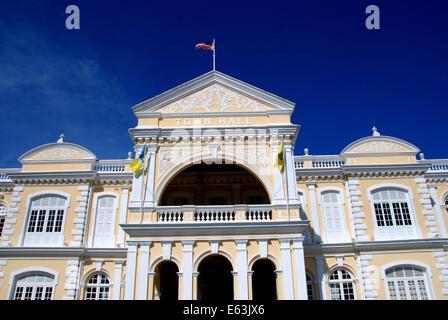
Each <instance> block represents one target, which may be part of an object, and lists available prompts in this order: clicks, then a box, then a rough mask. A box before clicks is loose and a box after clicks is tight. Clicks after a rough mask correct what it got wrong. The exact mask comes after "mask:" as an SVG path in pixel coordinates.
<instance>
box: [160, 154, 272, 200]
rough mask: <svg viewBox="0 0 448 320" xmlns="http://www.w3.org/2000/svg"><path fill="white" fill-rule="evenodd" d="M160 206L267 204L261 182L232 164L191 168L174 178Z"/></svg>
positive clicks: (164, 193)
mask: <svg viewBox="0 0 448 320" xmlns="http://www.w3.org/2000/svg"><path fill="white" fill-rule="evenodd" d="M158 203H159V205H161V206H181V205H211V206H220V205H234V204H269V203H270V199H269V194H268V192H267V190H266V188H265V187H264V185H263V184H262V183H261V182H260V179H259V178H258V177H256V176H255V175H254V174H253V173H251V172H249V171H248V170H247V169H245V168H243V167H241V166H238V165H235V164H205V163H201V164H194V165H192V166H189V167H187V168H185V169H184V170H182V171H181V172H179V173H178V174H177V175H175V176H174V177H173V178H172V179H171V180H170V182H169V183H168V184H167V185H166V186H165V188H164V190H163V192H162V194H161V195H160V199H159V201H158Z"/></svg>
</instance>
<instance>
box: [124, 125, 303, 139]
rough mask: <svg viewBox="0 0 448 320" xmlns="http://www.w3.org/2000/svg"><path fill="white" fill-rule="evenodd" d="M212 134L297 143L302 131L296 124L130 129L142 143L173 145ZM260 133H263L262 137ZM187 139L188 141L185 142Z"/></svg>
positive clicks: (134, 136)
mask: <svg viewBox="0 0 448 320" xmlns="http://www.w3.org/2000/svg"><path fill="white" fill-rule="evenodd" d="M209 130H213V131H214V132H213V134H212V133H211V132H210V134H212V135H210V138H215V136H216V132H219V134H220V136H221V139H222V140H224V139H228V138H230V139H236V138H241V137H242V134H243V135H244V137H260V138H262V136H263V137H264V138H269V137H279V136H284V137H290V138H291V140H292V141H295V139H296V138H297V135H298V133H299V130H300V125H296V124H277V125H276V124H272V125H267V126H230V127H229V126H223V127H170V128H159V127H135V128H131V129H129V134H130V135H131V137H132V138H133V139H134V141H138V142H140V143H165V142H169V143H173V142H184V143H185V142H190V141H193V140H194V139H197V138H200V139H204V140H207V139H208V138H209V136H207V131H209ZM260 133H263V134H262V135H261V134H260ZM185 138H187V139H188V141H185Z"/></svg>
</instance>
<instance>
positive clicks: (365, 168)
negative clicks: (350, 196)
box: [341, 163, 430, 178]
mask: <svg viewBox="0 0 448 320" xmlns="http://www.w3.org/2000/svg"><path fill="white" fill-rule="evenodd" d="M341 168H342V172H343V173H344V174H345V175H347V176H350V177H361V178H362V177H378V176H380V177H394V176H415V175H423V174H424V173H425V172H426V171H427V170H428V169H429V168H430V165H429V164H426V163H415V164H386V165H345V166H342V167H341Z"/></svg>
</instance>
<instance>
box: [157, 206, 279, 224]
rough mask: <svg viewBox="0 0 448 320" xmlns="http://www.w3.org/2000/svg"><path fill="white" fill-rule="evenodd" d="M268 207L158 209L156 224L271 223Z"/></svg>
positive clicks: (270, 207)
mask: <svg viewBox="0 0 448 320" xmlns="http://www.w3.org/2000/svg"><path fill="white" fill-rule="evenodd" d="M272 212H273V210H272V206H270V205H248V206H244V205H238V206H232V205H230V206H229V205H224V206H185V207H182V206H175V207H158V208H157V222H158V223H208V222H210V223H220V222H222V223H229V222H248V221H249V222H251V221H253V222H258V221H272V220H273V217H272Z"/></svg>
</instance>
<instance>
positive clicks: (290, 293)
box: [280, 239, 294, 300]
mask: <svg viewBox="0 0 448 320" xmlns="http://www.w3.org/2000/svg"><path fill="white" fill-rule="evenodd" d="M290 243H291V239H280V252H281V256H282V270H283V288H284V290H285V293H284V298H285V300H293V299H294V287H293V283H292V281H293V280H292V270H291V246H290Z"/></svg>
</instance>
